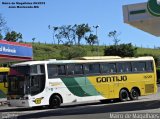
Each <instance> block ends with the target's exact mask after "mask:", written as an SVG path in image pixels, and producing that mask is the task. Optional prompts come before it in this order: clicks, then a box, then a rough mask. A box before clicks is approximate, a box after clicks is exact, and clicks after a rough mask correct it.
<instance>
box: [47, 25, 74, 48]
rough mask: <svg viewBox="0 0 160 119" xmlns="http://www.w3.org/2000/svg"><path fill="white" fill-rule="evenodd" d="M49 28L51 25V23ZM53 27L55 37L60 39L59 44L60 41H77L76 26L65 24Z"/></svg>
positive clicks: (71, 42) (69, 42)
mask: <svg viewBox="0 0 160 119" xmlns="http://www.w3.org/2000/svg"><path fill="white" fill-rule="evenodd" d="M49 29H51V26H50V25H49ZM52 29H53V39H54V38H55V37H56V38H57V39H58V44H59V43H60V42H62V43H65V44H69V45H71V44H73V43H74V42H76V41H75V38H76V37H75V26H72V25H63V26H60V27H55V26H54V27H52Z"/></svg>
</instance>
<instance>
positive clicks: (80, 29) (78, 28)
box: [75, 24, 91, 45]
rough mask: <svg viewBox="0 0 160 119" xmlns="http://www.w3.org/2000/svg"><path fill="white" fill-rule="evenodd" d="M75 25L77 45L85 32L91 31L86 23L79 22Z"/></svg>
mask: <svg viewBox="0 0 160 119" xmlns="http://www.w3.org/2000/svg"><path fill="white" fill-rule="evenodd" d="M75 26H76V35H77V37H78V45H80V41H81V39H82V38H84V37H85V34H86V33H88V32H91V28H90V27H89V25H88V24H80V25H75Z"/></svg>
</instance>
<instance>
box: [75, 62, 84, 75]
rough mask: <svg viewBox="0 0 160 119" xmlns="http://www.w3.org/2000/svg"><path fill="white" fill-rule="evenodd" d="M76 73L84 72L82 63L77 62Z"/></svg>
mask: <svg viewBox="0 0 160 119" xmlns="http://www.w3.org/2000/svg"><path fill="white" fill-rule="evenodd" d="M74 68H75V69H74V73H75V74H83V65H82V64H75V67H74Z"/></svg>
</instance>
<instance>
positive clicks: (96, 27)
mask: <svg viewBox="0 0 160 119" xmlns="http://www.w3.org/2000/svg"><path fill="white" fill-rule="evenodd" d="M98 27H99V25H96V26H93V28H95V29H96V36H97V35H98V34H97V29H98ZM97 47H98V48H97V56H99V40H98V36H97Z"/></svg>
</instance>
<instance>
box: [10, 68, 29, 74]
mask: <svg viewBox="0 0 160 119" xmlns="http://www.w3.org/2000/svg"><path fill="white" fill-rule="evenodd" d="M29 72H30V68H29V66H19V67H11V69H10V73H9V75H19V76H20V75H28V74H29Z"/></svg>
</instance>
